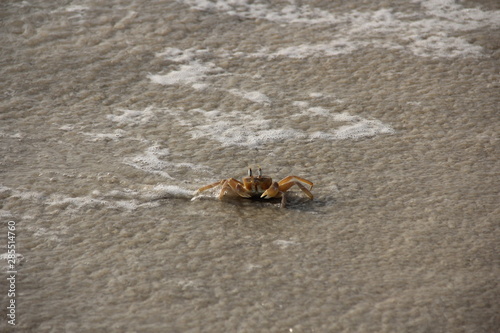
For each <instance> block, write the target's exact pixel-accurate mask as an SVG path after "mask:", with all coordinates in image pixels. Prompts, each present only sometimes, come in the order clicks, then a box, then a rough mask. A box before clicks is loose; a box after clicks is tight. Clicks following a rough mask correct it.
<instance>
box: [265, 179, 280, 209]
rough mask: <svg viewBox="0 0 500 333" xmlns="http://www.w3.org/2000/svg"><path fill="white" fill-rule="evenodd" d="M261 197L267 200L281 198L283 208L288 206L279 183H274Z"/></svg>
mask: <svg viewBox="0 0 500 333" xmlns="http://www.w3.org/2000/svg"><path fill="white" fill-rule="evenodd" d="M260 197H261V198H265V199H269V198H279V197H281V208H285V206H286V197H285V192H284V191H282V190H281V186H280V185H279V184H278V183H277V182H273V183H272V184H271V186H269V188H268V189H267V190H266V191H265V192H264V193H262V195H261V196H260Z"/></svg>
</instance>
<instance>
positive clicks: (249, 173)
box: [248, 168, 252, 177]
mask: <svg viewBox="0 0 500 333" xmlns="http://www.w3.org/2000/svg"><path fill="white" fill-rule="evenodd" d="M248 177H252V168H248Z"/></svg>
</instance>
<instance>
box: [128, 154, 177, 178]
mask: <svg viewBox="0 0 500 333" xmlns="http://www.w3.org/2000/svg"><path fill="white" fill-rule="evenodd" d="M168 155H169V150H168V149H167V148H159V147H158V146H152V147H149V148H147V149H146V151H145V152H144V153H143V154H140V155H136V156H134V157H128V158H125V159H124V163H125V164H127V165H130V166H131V167H134V168H136V169H139V170H142V171H144V172H147V173H153V174H157V175H160V176H162V177H165V178H168V179H174V177H172V176H170V175H169V174H168V172H166V171H164V170H165V169H167V168H168V167H169V166H171V163H169V162H168V161H164V160H162V159H161V157H165V156H168Z"/></svg>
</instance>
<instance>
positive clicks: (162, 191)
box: [152, 184, 194, 198]
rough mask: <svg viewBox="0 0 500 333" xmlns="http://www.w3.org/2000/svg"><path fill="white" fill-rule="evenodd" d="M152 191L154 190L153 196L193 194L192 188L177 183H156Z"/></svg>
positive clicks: (185, 195)
mask: <svg viewBox="0 0 500 333" xmlns="http://www.w3.org/2000/svg"><path fill="white" fill-rule="evenodd" d="M152 191H153V192H155V197H158V196H159V197H175V198H191V197H192V196H193V195H194V191H193V190H189V189H186V188H183V187H180V186H177V185H164V184H161V185H156V186H154V188H153V189H152Z"/></svg>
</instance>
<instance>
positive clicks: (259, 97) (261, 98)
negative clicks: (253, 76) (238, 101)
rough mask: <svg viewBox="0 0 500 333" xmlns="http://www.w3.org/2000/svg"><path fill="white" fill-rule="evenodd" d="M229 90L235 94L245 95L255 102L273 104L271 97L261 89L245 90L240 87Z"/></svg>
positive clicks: (244, 96)
mask: <svg viewBox="0 0 500 333" xmlns="http://www.w3.org/2000/svg"><path fill="white" fill-rule="evenodd" d="M229 92H230V93H231V94H233V95H236V96H239V97H243V98H245V99H248V100H249V101H252V102H255V103H260V104H271V99H270V98H269V97H267V96H266V95H265V94H263V93H261V92H259V91H243V90H238V89H230V90H229Z"/></svg>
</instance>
